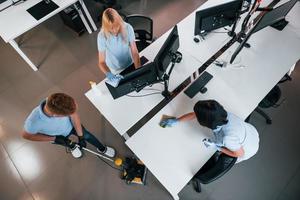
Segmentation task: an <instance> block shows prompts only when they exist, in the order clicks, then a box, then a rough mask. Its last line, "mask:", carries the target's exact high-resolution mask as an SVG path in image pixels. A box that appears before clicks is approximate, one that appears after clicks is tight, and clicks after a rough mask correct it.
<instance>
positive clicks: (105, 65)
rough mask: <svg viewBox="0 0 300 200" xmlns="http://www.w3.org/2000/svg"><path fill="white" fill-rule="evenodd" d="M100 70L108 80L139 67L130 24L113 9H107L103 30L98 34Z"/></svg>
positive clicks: (103, 19)
mask: <svg viewBox="0 0 300 200" xmlns="http://www.w3.org/2000/svg"><path fill="white" fill-rule="evenodd" d="M97 43H98V54H99V68H100V70H101V71H102V72H103V73H104V74H105V75H106V77H107V78H108V79H114V78H115V77H116V76H115V75H116V74H119V73H121V72H122V71H123V74H124V70H125V69H126V71H130V70H134V69H135V68H137V67H139V66H140V65H141V64H140V57H139V53H138V50H137V47H136V43H135V35H134V31H133V28H132V26H131V25H130V24H128V23H125V22H124V21H123V19H122V17H121V16H120V15H119V14H118V12H117V11H116V10H114V9H113V8H107V9H106V10H105V11H104V12H103V16H102V28H101V31H100V32H99V34H98V38H97Z"/></svg>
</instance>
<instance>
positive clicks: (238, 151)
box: [220, 147, 245, 157]
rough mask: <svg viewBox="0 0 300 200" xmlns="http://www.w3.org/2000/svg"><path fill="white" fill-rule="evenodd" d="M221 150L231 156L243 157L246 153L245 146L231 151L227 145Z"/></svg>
mask: <svg viewBox="0 0 300 200" xmlns="http://www.w3.org/2000/svg"><path fill="white" fill-rule="evenodd" d="M220 150H221V151H222V152H223V153H225V154H226V155H229V156H231V157H241V156H243V155H244V154H245V151H244V148H243V147H241V148H240V149H239V150H236V151H231V150H229V149H227V148H225V147H222V148H220Z"/></svg>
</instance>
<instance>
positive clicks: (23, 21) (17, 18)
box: [0, 0, 77, 42]
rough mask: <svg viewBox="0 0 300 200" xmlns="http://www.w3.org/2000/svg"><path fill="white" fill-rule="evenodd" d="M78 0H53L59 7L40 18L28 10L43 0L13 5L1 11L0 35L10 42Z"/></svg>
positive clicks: (29, 0) (30, 0)
mask: <svg viewBox="0 0 300 200" xmlns="http://www.w3.org/2000/svg"><path fill="white" fill-rule="evenodd" d="M76 1H77V0H53V2H54V3H56V4H57V5H58V6H59V8H57V9H56V10H54V11H53V12H51V13H50V14H49V15H46V16H45V17H43V18H42V19H40V20H36V19H35V18H34V17H33V16H31V15H30V14H29V13H28V12H27V11H26V10H27V9H28V8H31V7H32V6H34V5H35V4H37V3H39V2H41V0H27V1H25V2H24V3H20V4H18V5H15V6H12V7H10V8H8V9H6V10H4V11H2V12H0V36H1V37H2V39H3V40H4V41H5V42H9V41H11V40H13V39H15V38H16V37H18V36H20V35H21V34H23V33H25V32H26V31H28V30H30V29H31V28H33V27H35V26H37V25H38V24H40V23H42V22H44V21H45V20H47V19H49V18H50V17H52V16H54V15H56V14H57V13H59V12H60V11H62V10H63V9H65V8H67V7H69V6H70V5H72V4H74V3H75V2H76Z"/></svg>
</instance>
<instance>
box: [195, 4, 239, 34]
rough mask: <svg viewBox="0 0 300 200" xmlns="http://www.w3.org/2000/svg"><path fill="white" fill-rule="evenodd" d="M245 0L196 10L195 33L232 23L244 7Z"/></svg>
mask: <svg viewBox="0 0 300 200" xmlns="http://www.w3.org/2000/svg"><path fill="white" fill-rule="evenodd" d="M243 1H244V0H234V1H232V2H229V3H225V4H221V5H218V6H214V7H211V8H207V9H204V10H199V11H197V12H196V20H195V30H194V35H199V34H201V33H203V32H209V31H212V30H215V29H218V28H221V27H224V26H228V25H232V24H233V23H234V22H235V20H236V19H237V17H238V16H239V13H240V11H241V9H242V5H243Z"/></svg>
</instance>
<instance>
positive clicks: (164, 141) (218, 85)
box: [86, 2, 300, 199]
mask: <svg viewBox="0 0 300 200" xmlns="http://www.w3.org/2000/svg"><path fill="white" fill-rule="evenodd" d="M299 4H300V3H299V2H298V3H297V5H296V6H295V7H294V9H293V10H292V11H291V13H290V14H289V15H288V17H287V19H289V20H290V24H289V25H288V26H287V27H286V28H285V29H284V30H283V31H281V32H280V31H277V30H274V29H272V28H265V29H264V30H261V31H260V32H258V33H256V34H254V35H253V36H252V37H251V39H250V40H249V43H250V44H251V45H252V47H251V48H250V49H243V50H242V51H241V53H240V54H239V55H238V57H237V58H236V59H237V61H238V60H239V59H240V62H241V64H243V65H245V66H246V67H245V68H235V67H236V66H228V67H227V68H218V67H216V66H210V67H209V68H208V69H207V71H208V72H210V73H211V74H212V75H213V76H214V78H213V79H212V80H211V81H210V82H209V83H208V84H207V88H208V91H207V92H206V93H205V94H204V95H203V94H200V93H198V94H197V95H196V96H195V97H194V98H193V99H189V98H188V97H187V96H186V95H185V94H184V93H183V92H181V93H180V94H179V95H178V96H176V97H175V98H174V99H173V100H172V101H171V102H170V103H169V104H168V105H166V106H165V107H164V108H163V109H162V110H161V111H159V112H158V113H157V114H156V115H155V116H154V117H153V118H152V119H150V120H149V121H148V122H147V123H146V124H145V125H144V126H143V127H142V128H141V129H139V131H137V132H136V133H135V134H134V135H133V136H131V137H130V138H129V139H128V140H127V141H126V144H127V145H128V146H129V148H130V149H131V150H132V151H133V152H134V153H135V154H136V155H137V156H138V157H139V159H141V160H142V161H143V162H144V163H145V164H146V166H147V167H148V168H149V170H150V171H151V172H152V173H153V175H154V176H155V177H156V178H157V179H158V180H159V181H160V182H161V183H162V185H163V186H164V187H165V188H166V189H167V190H168V191H169V192H170V194H171V195H172V196H173V198H174V199H178V193H179V192H180V191H181V189H182V188H183V187H184V186H185V185H186V184H187V183H188V182H189V180H190V179H191V178H192V177H193V176H194V174H195V173H196V172H197V171H198V170H199V169H200V168H201V167H202V166H203V164H204V163H205V162H206V161H207V160H208V159H209V158H210V156H211V155H212V154H213V153H214V152H213V151H212V150H211V149H207V148H205V147H204V146H203V144H202V142H201V141H202V139H203V138H204V137H207V136H208V134H210V131H209V130H208V129H206V128H204V127H201V126H200V125H199V124H198V123H197V122H196V121H191V122H187V123H182V124H179V125H178V126H176V128H166V129H163V128H161V127H159V126H158V122H159V120H160V118H161V115H162V114H168V115H174V116H179V115H182V114H184V113H187V112H190V111H192V108H193V105H194V104H195V103H196V102H197V101H198V100H201V99H216V100H217V101H219V102H220V103H221V104H222V105H223V106H224V107H225V109H226V110H228V111H229V112H233V113H235V114H236V115H238V116H239V117H241V118H246V117H247V116H248V115H249V114H250V113H251V112H252V111H253V110H254V109H255V107H256V106H257V105H258V103H259V102H260V101H261V100H262V99H263V98H264V96H265V95H266V94H267V93H268V92H269V91H270V89H271V88H272V87H273V86H274V85H275V84H276V83H277V82H278V81H279V80H280V79H281V77H283V76H284V74H285V73H286V72H287V71H288V70H289V69H290V67H291V66H292V65H293V64H294V63H295V62H296V61H297V60H298V59H299V58H300V38H299V33H297V27H300V26H299V25H300V21H299V18H293V17H292V16H297V14H295V13H299V12H300V9H299V8H300V7H299ZM187 18H189V19H192V18H191V15H190V16H188V17H187ZM187 18H186V19H184V20H182V21H181V22H180V23H179V24H178V28H179V37H180V42H181V46H180V47H181V48H182V49H183V50H182V51H183V52H185V53H184V58H185V57H187V56H188V57H194V58H195V59H196V58H197V60H198V61H199V62H201V61H202V62H204V61H206V60H205V59H208V58H209V57H211V56H212V55H213V54H214V53H215V52H216V51H217V50H218V48H220V47H222V46H223V45H224V44H225V43H226V41H228V38H226V37H227V35H226V36H224V37H223V36H221V35H218V34H212V35H211V36H210V39H209V40H205V41H204V42H202V43H199V44H197V46H196V45H192V44H194V43H190V44H187V43H188V42H190V41H189V40H188V39H187V38H189V39H191V38H193V31H191V29H192V30H193V27H194V25H193V23H191V22H190V21H189V20H187ZM297 20H298V21H297ZM188 24H190V25H189V26H188ZM183 27H184V28H183ZM295 27H296V28H295ZM224 35H225V33H224ZM163 37H166V34H164V35H163ZM282 38H285V40H283V39H282ZM182 40H186V42H187V43H185V42H182ZM216 41H217V42H216ZM161 42H162V41H161V40H160V39H158V40H157V41H156V42H155V43H154V44H153V45H151V46H150V47H149V48H147V49H146V50H145V51H143V53H144V55H146V57H148V56H147V55H148V54H149V57H151V56H153V57H154V55H155V53H156V52H157V48H158V47H159V44H160V43H161ZM203 45H204V46H205V48H204V47H203ZM236 47H237V44H235V45H233V46H232V47H231V48H230V49H229V50H228V51H227V52H225V53H224V55H223V59H224V58H225V57H226V56H227V54H229V53H228V52H229V51H231V53H232V52H233V51H234V50H235V48H236ZM152 51H153V52H154V53H151V52H152ZM206 52H209V53H206ZM287 52H288V53H287ZM188 54H190V55H188ZM230 55H231V54H230ZM151 58H152V57H151ZM220 59H222V57H221V58H220ZM228 59H229V57H228ZM192 62H193V63H194V61H192ZM185 66H187V67H188V66H190V65H189V64H188V63H185ZM191 71H193V70H191ZM172 75H173V74H172ZM184 76H185V74H184ZM181 79H182V80H184V77H182V78H181ZM170 83H172V81H170ZM101 84H102V83H100V84H99V88H102V87H103V86H102V85H101ZM86 95H87V96H88V98H89V99H90V100H91V98H93V96H96V95H95V94H91V91H89V92H88V93H87V94H86ZM100 98H101V97H99V99H100ZM104 98H105V97H104ZM125 98H126V97H125ZM125 98H124V99H125ZM119 101H121V100H119ZM119 101H112V100H111V101H110V102H109V104H103V103H102V102H100V100H98V101H97V102H96V101H92V103H94V105H96V107H97V108H98V110H100V112H101V113H102V114H103V115H104V116H105V117H106V118H107V119H108V117H107V116H109V119H108V120H111V121H110V122H111V123H112V125H113V126H114V127H118V126H120V123H122V124H123V121H125V123H124V124H123V125H122V128H120V130H121V129H122V133H123V132H124V130H125V131H126V123H127V122H128V121H130V119H128V118H133V119H134V120H133V121H131V122H130V124H127V127H128V128H129V127H131V125H132V123H134V121H135V122H137V120H139V119H140V118H138V117H137V115H136V113H139V112H140V111H139V109H143V108H140V107H138V108H137V107H136V104H129V103H126V102H122V106H120V108H121V110H118V112H117V110H115V109H112V108H114V107H115V106H119V105H118V104H119ZM124 101H127V102H129V100H128V99H126V100H124ZM139 101H141V102H143V101H144V99H143V100H139ZM158 101H159V100H158ZM106 103H107V102H106ZM140 104H142V103H140ZM154 105H155V101H153V102H152V105H151V107H153V106H154ZM145 106H147V105H145ZM105 107H108V108H105ZM151 107H150V108H149V107H147V108H145V110H143V113H146V111H147V110H148V111H149V110H150V109H151ZM124 109H126V110H130V109H131V110H132V112H131V113H128V112H125V113H124V116H122V117H123V118H119V116H118V115H120V113H121V111H123V110H124ZM103 111H104V112H103ZM139 114H142V113H139ZM142 116H143V115H142ZM142 116H140V117H142ZM115 119H117V120H115ZM117 130H118V128H117Z"/></svg>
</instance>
